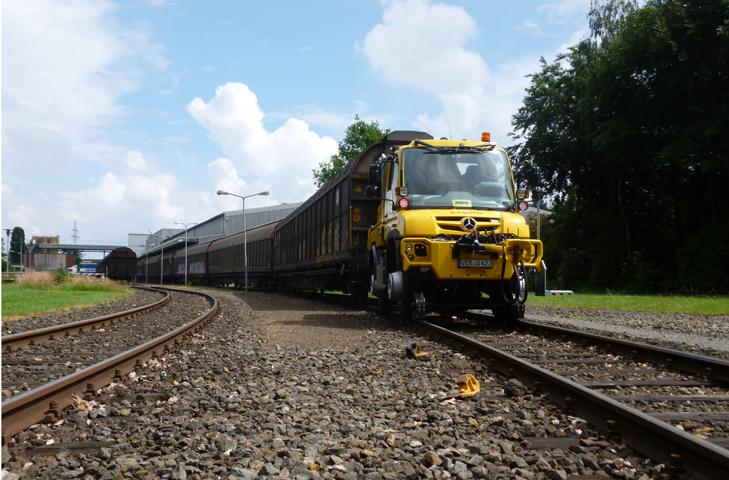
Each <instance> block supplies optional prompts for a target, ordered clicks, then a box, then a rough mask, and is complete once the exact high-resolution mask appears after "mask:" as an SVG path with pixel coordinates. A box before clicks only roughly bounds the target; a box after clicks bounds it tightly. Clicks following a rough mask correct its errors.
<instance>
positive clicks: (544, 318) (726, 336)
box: [526, 305, 729, 359]
mask: <svg viewBox="0 0 729 480" xmlns="http://www.w3.org/2000/svg"><path fill="white" fill-rule="evenodd" d="M526 319H527V320H533V321H535V322H542V323H547V324H550V325H557V326H561V327H567V328H577V329H579V330H584V331H588V332H592V333H598V334H603V335H610V336H614V337H617V338H624V339H633V340H637V341H643V342H647V343H652V344H654V345H661V346H666V347H669V348H678V349H681V350H686V351H691V352H697V353H704V354H707V355H713V356H716V357H720V358H726V359H729V317H727V316H719V315H689V314H680V313H647V312H626V311H617V310H598V309H588V308H565V307H535V306H532V305H528V306H527V311H526Z"/></svg>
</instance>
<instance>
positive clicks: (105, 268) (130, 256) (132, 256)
mask: <svg viewBox="0 0 729 480" xmlns="http://www.w3.org/2000/svg"><path fill="white" fill-rule="evenodd" d="M96 273H100V274H103V275H106V276H107V277H109V278H111V279H114V280H126V281H131V280H132V279H133V278H134V275H135V274H136V273H137V254H136V253H134V250H132V249H130V248H127V247H118V248H115V249H114V250H112V251H111V253H109V254H108V255H107V256H105V257H104V259H103V260H101V261H100V262H99V263H98V264H97V265H96Z"/></svg>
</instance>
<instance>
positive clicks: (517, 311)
mask: <svg viewBox="0 0 729 480" xmlns="http://www.w3.org/2000/svg"><path fill="white" fill-rule="evenodd" d="M491 311H492V312H493V313H494V317H495V318H496V321H497V322H500V323H504V324H507V325H509V324H513V323H516V322H517V321H518V320H519V319H520V318H523V317H524V305H522V304H521V303H515V304H512V305H499V306H498V307H494V308H492V309H491Z"/></svg>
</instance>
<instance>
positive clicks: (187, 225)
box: [175, 222, 197, 286]
mask: <svg viewBox="0 0 729 480" xmlns="http://www.w3.org/2000/svg"><path fill="white" fill-rule="evenodd" d="M196 223H197V222H175V224H176V225H182V226H183V227H185V286H187V230H188V227H189V226H190V225H195V224H196Z"/></svg>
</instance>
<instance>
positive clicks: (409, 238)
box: [367, 132, 543, 321]
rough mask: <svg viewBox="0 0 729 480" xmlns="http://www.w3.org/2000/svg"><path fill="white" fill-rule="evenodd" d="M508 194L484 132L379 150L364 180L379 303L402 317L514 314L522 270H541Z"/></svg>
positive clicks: (507, 180)
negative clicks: (370, 204)
mask: <svg viewBox="0 0 729 480" xmlns="http://www.w3.org/2000/svg"><path fill="white" fill-rule="evenodd" d="M518 193H519V192H517V190H516V187H515V182H514V178H513V175H512V170H511V164H510V162H509V158H508V156H507V154H506V152H505V151H504V150H503V149H502V148H499V147H497V146H496V145H494V144H492V143H490V136H489V134H488V133H487V132H485V133H484V134H483V137H482V140H481V141H472V140H446V139H440V140H434V139H415V140H413V141H411V142H410V143H408V144H407V145H403V146H394V147H392V148H391V149H390V151H389V152H385V153H384V154H383V155H382V156H381V157H380V158H379V159H378V160H377V161H376V162H374V163H372V164H371V165H370V167H369V178H368V185H367V196H368V197H370V198H373V199H377V200H379V201H380V203H379V206H378V207H377V216H376V221H375V222H374V224H373V225H372V227H371V228H370V229H369V230H368V235H367V243H368V246H369V252H370V290H371V291H372V293H374V294H375V295H376V296H377V297H378V298H379V299H380V305H381V307H382V308H383V309H388V308H397V310H398V312H399V315H400V317H402V318H403V319H404V320H409V319H410V318H413V317H416V318H417V317H423V316H425V315H426V314H428V313H430V312H433V311H437V312H441V313H459V312H463V311H465V310H469V309H491V310H492V311H493V313H494V315H495V316H496V318H497V319H500V320H505V321H513V320H516V319H517V318H519V317H521V316H523V313H524V302H525V301H526V297H527V284H526V281H527V280H526V278H527V277H526V273H527V271H528V270H529V269H540V268H541V260H542V253H543V252H542V242H540V241H539V240H534V239H530V238H529V226H528V224H527V223H526V221H525V219H524V217H523V216H522V215H520V214H519V205H520V204H521V205H522V207H523V208H525V206H526V203H524V202H520V200H523V197H524V196H525V195H524V194H522V195H518ZM522 193H523V192H522ZM520 197H522V198H520Z"/></svg>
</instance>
